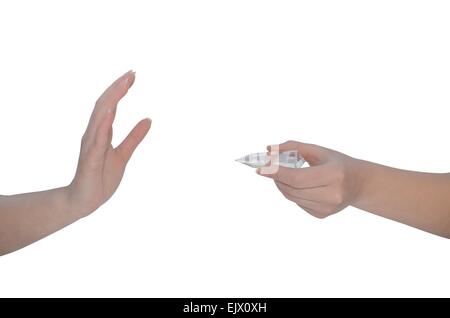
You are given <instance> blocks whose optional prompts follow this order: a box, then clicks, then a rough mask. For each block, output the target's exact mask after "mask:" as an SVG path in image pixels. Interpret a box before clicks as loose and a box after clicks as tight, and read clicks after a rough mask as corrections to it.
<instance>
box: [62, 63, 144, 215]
mask: <svg viewBox="0 0 450 318" xmlns="http://www.w3.org/2000/svg"><path fill="white" fill-rule="evenodd" d="M134 80H135V74H134V72H132V71H129V72H127V73H125V74H124V75H122V76H121V77H120V78H118V79H117V80H116V81H115V82H114V83H113V84H112V85H111V86H110V87H109V88H108V89H107V90H106V91H105V92H104V93H103V95H102V96H100V98H99V99H98V100H97V102H96V104H95V107H94V110H93V112H92V115H91V118H90V120H89V124H88V127H87V129H86V132H85V133H84V135H83V138H82V140H81V150H80V157H79V161H78V167H77V171H76V174H75V177H74V179H73V181H72V183H71V184H70V185H69V186H68V191H69V198H70V202H71V203H72V205H73V206H76V207H77V209H78V210H79V213H81V214H82V216H85V215H88V214H89V213H91V212H93V211H94V210H95V209H97V208H98V207H99V206H100V205H102V204H103V203H105V202H106V201H107V200H108V199H109V198H110V197H111V196H112V195H113V193H114V192H115V191H116V189H117V187H118V186H119V184H120V181H121V180H122V177H123V174H124V171H125V167H126V165H127V162H128V161H129V160H130V157H131V155H132V154H133V151H134V150H135V149H136V147H137V146H138V145H139V143H140V142H141V141H142V140H143V139H144V137H145V135H146V134H147V132H148V131H149V129H150V125H151V120H150V119H148V118H147V119H143V120H141V121H140V122H139V123H138V124H137V125H136V126H135V127H134V128H133V130H131V132H130V133H129V135H128V136H127V137H126V138H125V139H124V140H123V141H122V143H121V144H120V145H119V146H117V147H116V148H113V146H112V145H111V139H112V124H113V121H114V117H115V115H116V108H117V103H118V102H119V101H120V99H122V97H124V96H125V95H126V93H127V92H128V89H129V88H130V87H131V86H132V85H133V83H134Z"/></svg>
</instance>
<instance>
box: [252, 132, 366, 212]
mask: <svg viewBox="0 0 450 318" xmlns="http://www.w3.org/2000/svg"><path fill="white" fill-rule="evenodd" d="M272 148H275V147H271V146H269V147H267V149H268V150H269V154H270V155H274V153H272V152H271V150H272ZM289 150H297V151H298V153H299V154H300V155H301V156H302V157H303V158H304V159H305V160H306V161H307V162H308V163H309V165H310V167H307V168H301V169H293V168H285V167H281V166H280V167H278V170H277V172H275V173H273V174H268V173H267V172H265V169H258V170H257V173H259V174H260V175H263V176H266V177H269V178H272V179H273V180H274V181H275V184H276V185H277V187H278V189H279V190H280V191H281V193H282V194H283V195H284V196H285V197H286V198H287V199H288V200H291V201H293V202H295V203H297V204H298V205H299V206H300V207H301V208H302V209H303V210H305V211H306V212H308V213H310V214H311V215H313V216H315V217H318V218H325V217H327V216H329V215H331V214H334V213H337V212H339V211H341V210H342V209H344V208H345V207H347V206H348V205H351V204H352V203H353V202H354V201H355V200H356V199H357V197H358V193H359V191H360V189H361V187H362V184H363V182H364V174H363V173H362V171H363V169H362V163H361V161H359V160H357V159H354V158H351V157H349V156H347V155H344V154H342V153H339V152H337V151H334V150H331V149H327V148H323V147H320V146H316V145H312V144H305V143H301V142H296V141H288V142H285V143H283V144H281V145H279V152H280V153H281V152H284V151H289ZM263 172H265V173H264V174H263Z"/></svg>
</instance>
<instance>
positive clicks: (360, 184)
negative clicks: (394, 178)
mask: <svg viewBox="0 0 450 318" xmlns="http://www.w3.org/2000/svg"><path fill="white" fill-rule="evenodd" d="M371 167H372V164H371V163H370V162H368V161H364V160H360V159H354V165H353V175H354V177H355V180H356V182H355V185H356V189H355V196H354V198H353V201H352V203H351V205H352V206H354V207H358V206H361V204H362V202H364V200H365V197H366V196H367V192H368V188H369V183H370V176H371V172H370V171H371Z"/></svg>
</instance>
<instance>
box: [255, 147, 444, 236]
mask: <svg viewBox="0 0 450 318" xmlns="http://www.w3.org/2000/svg"><path fill="white" fill-rule="evenodd" d="M278 147H279V149H278V151H279V152H284V151H288V150H297V151H298V153H299V154H300V155H301V156H302V157H303V158H305V160H306V161H307V162H308V163H309V165H310V167H307V168H302V169H292V168H285V167H281V166H280V167H277V168H278V169H274V170H276V172H275V173H272V172H271V171H270V169H258V170H257V173H258V174H260V175H262V176H265V177H268V178H271V179H273V180H274V182H275V185H276V186H277V187H278V189H279V190H280V191H281V193H282V194H283V195H284V196H285V197H286V199H288V200H290V201H293V202H295V203H296V204H297V205H298V206H300V207H301V208H302V209H303V210H305V211H306V212H308V213H309V214H311V215H313V216H315V217H318V218H325V217H327V216H330V215H332V214H335V213H337V212H339V211H341V210H343V209H345V208H346V207H347V206H354V207H356V208H359V209H362V210H365V211H368V212H371V213H374V214H377V215H379V216H382V217H385V218H388V219H391V220H394V221H397V222H401V223H403V224H407V225H410V226H413V227H415V228H418V229H421V230H424V231H427V232H430V233H434V234H437V235H440V236H443V237H446V238H450V174H449V173H424V172H415V171H406V170H400V169H395V168H391V167H386V166H382V165H379V164H376V163H372V162H368V161H363V160H359V159H355V158H352V157H349V156H347V155H345V154H342V153H340V152H337V151H334V150H331V149H327V148H324V147H320V146H317V145H312V144H306V143H302V142H297V141H287V142H285V143H283V144H281V145H278ZM272 149H277V147H276V146H269V147H268V152H269V154H270V155H271V156H275V155H276V153H275V151H273V152H272Z"/></svg>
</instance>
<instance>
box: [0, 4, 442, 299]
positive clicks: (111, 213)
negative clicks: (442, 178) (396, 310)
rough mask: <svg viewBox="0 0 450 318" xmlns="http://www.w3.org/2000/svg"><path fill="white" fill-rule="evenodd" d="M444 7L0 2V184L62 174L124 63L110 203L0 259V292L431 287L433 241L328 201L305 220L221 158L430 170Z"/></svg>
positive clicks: (438, 276)
mask: <svg viewBox="0 0 450 318" xmlns="http://www.w3.org/2000/svg"><path fill="white" fill-rule="evenodd" d="M449 16H450V4H449V3H448V1H411V0H408V1H392V0H389V1H261V0H258V1H243V0H239V1H230V0H228V1H139V2H138V1H135V2H133V1H76V2H72V3H71V4H68V2H63V1H8V2H6V1H5V2H2V3H1V4H0V41H1V42H0V57H1V58H0V70H1V76H0V87H1V90H0V91H1V95H0V135H1V145H2V146H1V165H0V176H1V177H0V193H2V194H12V193H21V192H29V191H36V190H43V189H48V188H52V187H58V186H62V185H66V184H68V183H69V182H70V181H71V178H72V176H73V173H74V170H75V167H76V162H77V156H78V150H79V143H80V138H81V135H82V134H83V132H84V129H85V126H86V124H87V120H88V118H89V115H90V112H91V110H92V107H93V104H94V102H95V100H96V98H97V97H98V96H99V95H100V94H101V92H102V91H103V90H104V89H105V88H106V87H107V86H108V85H109V84H110V82H112V81H113V80H114V79H115V78H116V77H117V76H119V75H121V74H122V73H124V72H125V71H127V70H128V69H130V68H133V69H135V70H136V71H137V80H136V83H135V85H134V87H133V88H132V90H130V92H129V95H128V96H127V97H126V98H125V99H124V100H123V101H122V103H121V104H120V106H119V110H118V117H117V118H116V122H115V126H114V129H115V136H114V143H115V144H117V143H118V142H119V141H120V140H122V138H123V137H124V136H125V135H126V134H127V132H128V131H129V130H130V129H131V128H132V127H133V125H134V124H135V123H136V122H137V121H138V120H139V119H141V118H144V117H146V116H149V117H151V118H152V119H153V126H152V129H151V131H150V134H149V136H148V138H147V139H146V140H145V141H144V142H143V144H142V145H141V147H140V148H139V149H138V150H137V152H136V153H135V155H134V158H133V159H132V160H131V162H130V164H129V167H128V169H127V172H126V176H125V178H124V180H123V181H122V184H121V186H120V188H119V190H118V191H117V193H116V194H115V196H114V197H113V198H112V199H111V200H110V201H108V202H107V203H106V204H105V205H104V206H102V207H101V208H100V209H99V210H98V211H97V212H95V213H94V214H92V215H91V216H90V217H88V218H85V219H83V220H81V221H78V222H77V223H75V224H73V225H72V226H70V227H68V228H66V229H64V230H62V231H59V232H57V233H56V234H54V235H51V236H50V237H47V238H45V239H43V240H41V241H39V242H37V243H35V244H33V245H31V246H29V247H27V248H24V249H22V250H20V251H17V252H15V253H12V254H10V255H7V256H4V257H1V258H0V296H156V297H159V296H161V297H164V296H184V297H195V296H210V297H215V296H224V297H231V296H234V297H238V296H245V297H277V296H284V297H291V296H297V297H299V296H388V297H389V296H450V291H449V287H448V286H449V285H450V275H449V268H450V253H449V241H448V240H446V239H443V238H440V237H437V236H434V235H431V234H428V233H425V232H422V231H419V230H416V229H412V228H409V227H407V226H404V225H401V224H397V223H394V222H392V221H389V220H385V219H383V218H380V217H377V216H374V215H371V214H369V213H366V212H362V211H359V210H356V209H353V208H347V209H346V210H345V211H344V212H341V213H339V214H337V215H334V216H332V217H330V218H328V219H325V220H319V219H315V218H313V217H311V216H309V215H308V214H306V213H305V212H303V211H302V210H300V209H299V208H298V207H297V206H296V205H295V204H293V203H292V202H289V201H286V200H285V199H284V198H283V196H282V195H281V194H280V193H279V192H277V190H276V187H275V186H274V184H273V183H272V182H271V181H270V180H269V179H265V178H262V177H260V176H258V175H256V174H255V173H254V171H252V169H250V168H248V167H246V166H244V165H240V164H238V163H236V162H234V159H236V158H237V157H240V156H242V155H245V154H247V153H250V152H257V151H264V150H265V146H266V145H268V144H273V143H279V142H283V141H285V140H287V139H296V140H301V141H306V142H312V143H317V144H320V145H323V146H327V147H329V148H333V149H337V150H339V151H342V152H344V153H347V154H349V155H352V156H355V157H358V158H364V159H367V160H371V161H376V162H380V163H383V164H386V165H391V166H395V167H401V168H405V169H413V170H421V171H432V172H444V171H450V150H449V135H450V134H449V132H450V128H449V114H448V113H449V112H448V107H449V104H450V94H449V91H450V41H449V36H450V19H449Z"/></svg>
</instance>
